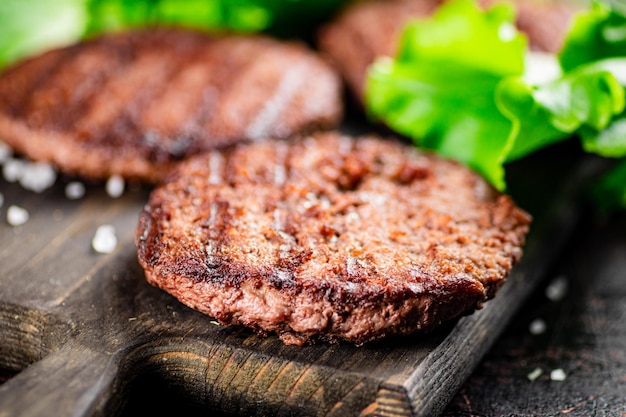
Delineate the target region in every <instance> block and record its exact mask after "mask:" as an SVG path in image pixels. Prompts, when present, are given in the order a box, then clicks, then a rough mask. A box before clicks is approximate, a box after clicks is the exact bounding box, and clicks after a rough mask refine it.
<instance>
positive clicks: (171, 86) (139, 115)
mask: <svg viewBox="0 0 626 417" xmlns="http://www.w3.org/2000/svg"><path fill="white" fill-rule="evenodd" d="M340 84H341V83H340V81H339V80H338V77H337V76H336V74H335V73H334V72H333V71H332V70H331V69H330V67H329V66H328V65H327V64H326V63H325V62H323V61H322V60H321V59H319V58H318V57H317V56H316V55H315V54H314V53H313V52H312V51H310V50H308V49H307V48H306V47H304V46H303V45H300V44H297V43H282V42H279V41H276V40H272V39H269V38H265V37H260V36H257V37H252V36H250V37H243V36H217V35H213V36H212V35H208V34H202V33H198V32H192V31H184V30H174V29H147V30H143V31H134V32H126V33H121V34H115V35H106V36H103V37H100V38H97V39H94V40H91V41H87V42H84V43H80V44H78V45H74V46H71V47H68V48H64V49H59V50H55V51H51V52H48V53H46V54H44V55H41V56H39V57H36V58H33V59H30V60H27V61H25V62H22V63H20V64H18V65H16V66H15V67H13V68H11V69H9V70H8V71H6V72H5V73H4V74H3V75H2V76H0V138H2V140H4V141H6V142H7V143H8V144H9V145H11V146H12V147H14V148H15V149H16V150H17V151H19V152H21V153H24V154H26V155H28V156H30V157H31V158H33V159H37V160H45V161H51V162H53V163H55V164H56V165H58V166H59V167H60V168H61V169H62V170H64V171H66V172H69V173H75V174H81V175H84V176H86V177H93V178H105V177H107V176H110V175H112V174H121V175H123V176H125V177H128V178H140V179H144V180H148V181H159V180H161V179H162V178H163V177H164V175H165V174H166V173H167V172H168V171H169V170H170V169H171V167H172V165H173V164H174V163H176V162H177V161H179V160H181V159H184V158H186V157H188V156H190V155H193V154H196V153H198V152H201V151H205V150H207V149H211V148H214V147H220V146H225V145H230V144H233V143H236V142H240V141H247V140H253V139H254V140H255V139H259V138H261V137H265V136H273V137H287V136H290V135H292V134H294V133H298V132H302V131H309V130H314V129H316V128H327V127H333V126H335V125H336V124H337V123H338V122H339V121H340V118H341V114H342V102H341V97H340V95H341V85H340Z"/></svg>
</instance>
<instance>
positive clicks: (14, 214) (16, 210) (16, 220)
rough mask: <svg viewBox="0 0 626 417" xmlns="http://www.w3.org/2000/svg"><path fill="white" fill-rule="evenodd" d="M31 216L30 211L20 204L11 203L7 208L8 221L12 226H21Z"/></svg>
mask: <svg viewBox="0 0 626 417" xmlns="http://www.w3.org/2000/svg"><path fill="white" fill-rule="evenodd" d="M29 217H30V216H29V214H28V211H27V210H26V209H25V208H22V207H20V206H15V205H11V206H9V208H8V210H7V223H9V224H10V225H11V226H21V225H23V224H24V223H26V222H27V221H28V218H29Z"/></svg>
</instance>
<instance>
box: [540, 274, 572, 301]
mask: <svg viewBox="0 0 626 417" xmlns="http://www.w3.org/2000/svg"><path fill="white" fill-rule="evenodd" d="M567 287H568V282H567V278H565V277H564V276H560V277H557V278H555V279H554V280H553V281H552V282H551V283H550V284H549V285H548V286H547V287H546V292H545V294H546V297H547V298H548V299H549V300H550V301H555V302H556V301H561V300H562V299H563V298H565V295H566V294H567Z"/></svg>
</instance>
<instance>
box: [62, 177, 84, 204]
mask: <svg viewBox="0 0 626 417" xmlns="http://www.w3.org/2000/svg"><path fill="white" fill-rule="evenodd" d="M65 196H66V197H67V198H68V199H70V200H78V199H80V198H83V197H84V196H85V186H84V185H83V183H82V182H79V181H72V182H70V183H68V184H67V185H66V186H65Z"/></svg>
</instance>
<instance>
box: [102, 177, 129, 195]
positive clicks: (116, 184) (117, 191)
mask: <svg viewBox="0 0 626 417" xmlns="http://www.w3.org/2000/svg"><path fill="white" fill-rule="evenodd" d="M105 189H106V192H107V194H108V195H109V196H110V197H113V198H118V197H121V196H122V194H124V178H122V177H121V176H120V175H112V176H111V177H110V178H109V179H108V180H107V183H106V186H105Z"/></svg>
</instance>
